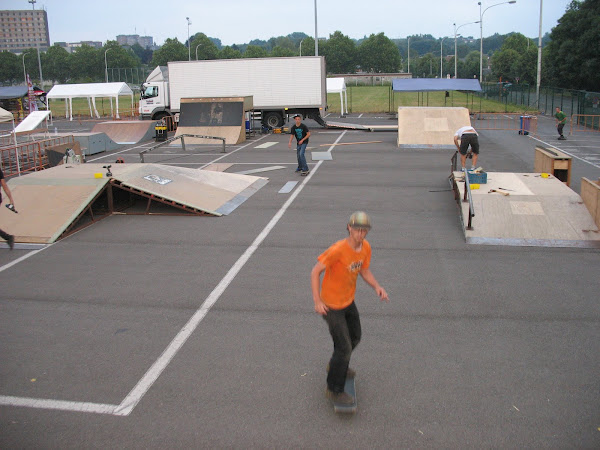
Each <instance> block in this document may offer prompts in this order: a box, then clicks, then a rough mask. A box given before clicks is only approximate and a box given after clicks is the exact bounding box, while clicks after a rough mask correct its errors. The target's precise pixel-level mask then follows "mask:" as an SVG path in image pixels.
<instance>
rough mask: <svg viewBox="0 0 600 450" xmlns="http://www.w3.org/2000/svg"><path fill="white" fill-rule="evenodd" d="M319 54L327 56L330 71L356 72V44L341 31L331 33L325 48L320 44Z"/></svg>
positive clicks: (328, 70)
mask: <svg viewBox="0 0 600 450" xmlns="http://www.w3.org/2000/svg"><path fill="white" fill-rule="evenodd" d="M319 54H320V55H323V56H325V59H326V61H327V72H329V73H354V72H356V45H355V44H354V41H353V40H352V39H350V38H349V37H348V36H344V35H343V34H342V32H341V31H336V32H335V33H333V34H331V35H329V39H328V40H327V44H326V45H325V46H324V48H323V49H322V50H321V48H320V46H319Z"/></svg>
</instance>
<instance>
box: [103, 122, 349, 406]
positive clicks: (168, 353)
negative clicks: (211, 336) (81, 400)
mask: <svg viewBox="0 0 600 450" xmlns="http://www.w3.org/2000/svg"><path fill="white" fill-rule="evenodd" d="M345 133H346V132H344V133H342V134H341V135H340V136H339V137H338V138H337V139H336V141H335V142H334V143H333V145H332V146H331V148H330V149H329V151H331V149H333V148H334V146H335V144H337V143H338V141H339V140H340V139H341V138H342V137H343V136H344V134H345ZM321 164H323V161H319V162H318V163H317V164H316V166H315V167H314V169H313V170H312V171H311V172H310V173H309V174H308V175H307V176H306V178H305V179H304V181H303V182H302V184H301V185H300V186H299V187H298V189H296V190H295V191H294V192H293V193H292V195H290V198H288V199H287V201H286V202H285V203H284V204H283V206H282V207H281V208H280V209H279V211H277V213H276V214H275V215H274V216H273V218H272V219H271V220H270V221H269V223H268V224H267V225H266V226H265V228H264V229H263V230H262V231H261V232H260V234H259V235H258V236H257V237H256V239H254V242H252V244H250V246H249V247H248V248H247V249H246V251H245V252H244V253H243V254H242V256H240V257H239V258H238V260H237V261H236V262H235V264H234V265H233V266H232V267H231V269H229V271H228V272H227V273H226V274H225V276H224V277H223V278H222V279H221V281H220V282H219V284H218V285H217V286H216V287H215V288H214V290H213V291H212V292H211V293H210V294H209V296H208V297H207V298H206V300H204V302H203V303H202V305H200V308H199V309H198V310H197V311H196V312H195V313H194V315H193V316H192V317H191V318H190V320H188V322H187V323H186V324H185V325H184V326H183V328H182V329H181V330H179V333H177V335H176V336H175V338H174V339H173V340H172V341H171V343H170V344H169V345H168V346H167V348H166V349H165V350H164V351H163V353H162V355H160V357H159V358H158V359H157V360H156V361H155V362H154V364H152V366H151V367H150V369H148V371H147V372H146V373H145V374H144V376H143V377H142V378H141V379H140V381H138V383H137V385H136V386H135V387H134V388H133V389H132V390H131V392H130V393H129V394H128V395H127V397H125V399H124V400H123V401H122V402H121V404H120V405H119V407H118V408H117V409H116V410H115V411H114V414H115V415H119V416H127V415H129V414H130V413H131V411H133V409H134V408H135V407H136V405H137V404H138V403H139V402H140V400H141V399H142V397H143V396H144V395H145V394H146V392H148V390H149V389H150V388H151V387H152V385H153V384H154V382H155V381H156V380H157V379H158V377H159V376H160V374H161V373H162V372H163V370H165V369H166V368H167V366H168V365H169V363H170V362H171V360H172V359H173V358H174V357H175V355H176V354H177V352H179V350H180V349H181V347H183V344H185V342H186V341H187V340H188V338H189V337H190V336H191V334H192V333H193V332H194V330H195V329H196V328H197V327H198V325H199V324H200V322H201V321H202V319H204V317H206V314H208V312H209V311H210V309H211V308H212V307H213V305H214V304H215V303H216V302H217V300H219V298H220V297H221V295H222V294H223V292H225V289H227V287H228V286H229V285H230V284H231V282H232V281H233V279H234V278H235V277H236V276H237V274H238V273H239V272H240V270H242V268H243V267H244V265H245V264H246V263H247V262H248V260H249V259H250V257H251V256H252V255H253V254H254V252H255V251H256V250H257V249H258V247H259V246H260V244H262V242H263V241H264V240H265V238H266V237H267V236H268V235H269V233H270V232H271V230H272V229H273V228H274V227H275V225H277V222H279V220H280V219H281V218H282V217H283V215H284V214H285V212H286V211H287V209H288V208H289V207H290V205H291V204H292V202H293V201H294V200H295V199H296V197H298V195H300V192H302V190H303V189H304V186H306V184H307V183H308V182H309V181H310V179H311V178H312V177H313V175H314V174H315V173H316V172H317V170H318V169H319V167H320V166H321Z"/></svg>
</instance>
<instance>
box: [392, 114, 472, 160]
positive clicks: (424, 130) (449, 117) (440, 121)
mask: <svg viewBox="0 0 600 450" xmlns="http://www.w3.org/2000/svg"><path fill="white" fill-rule="evenodd" d="M470 125H471V119H470V117H469V110H468V109H467V108H454V107H452V108H441V107H440V108H434V107H400V108H398V147H404V148H441V149H449V150H455V149H456V146H455V145H454V133H456V130H458V129H459V128H461V127H464V126H470Z"/></svg>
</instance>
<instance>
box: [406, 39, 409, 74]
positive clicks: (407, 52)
mask: <svg viewBox="0 0 600 450" xmlns="http://www.w3.org/2000/svg"><path fill="white" fill-rule="evenodd" d="M406 54H407V56H408V71H407V72H406V73H410V38H408V50H407V51H406Z"/></svg>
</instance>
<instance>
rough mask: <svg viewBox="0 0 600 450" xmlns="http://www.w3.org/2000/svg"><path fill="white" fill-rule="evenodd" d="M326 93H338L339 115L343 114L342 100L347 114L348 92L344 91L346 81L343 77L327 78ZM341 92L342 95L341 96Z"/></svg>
mask: <svg viewBox="0 0 600 450" xmlns="http://www.w3.org/2000/svg"><path fill="white" fill-rule="evenodd" d="M327 93H328V94H337V93H339V94H340V105H341V108H340V111H341V113H340V114H341V115H342V116H343V115H344V102H345V103H346V113H345V114H348V94H347V93H346V82H345V81H344V78H343V77H339V78H327ZM342 94H343V96H342Z"/></svg>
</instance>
